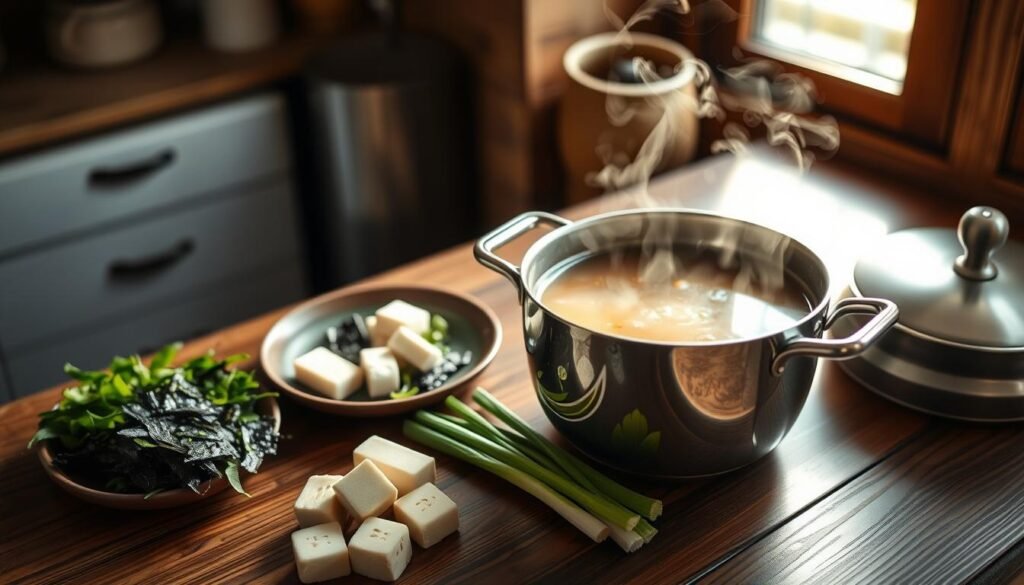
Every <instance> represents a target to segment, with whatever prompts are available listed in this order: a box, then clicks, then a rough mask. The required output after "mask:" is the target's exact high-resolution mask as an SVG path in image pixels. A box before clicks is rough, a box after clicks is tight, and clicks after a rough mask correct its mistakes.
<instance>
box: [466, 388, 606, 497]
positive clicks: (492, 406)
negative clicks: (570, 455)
mask: <svg viewBox="0 0 1024 585" xmlns="http://www.w3.org/2000/svg"><path fill="white" fill-rule="evenodd" d="M473 400H474V401H476V403H477V404H479V405H480V406H482V407H484V409H485V410H487V411H488V412H490V413H491V414H493V415H494V416H496V417H498V418H499V419H501V421H502V422H504V423H505V424H507V425H508V426H510V427H512V428H513V429H514V430H515V431H516V432H518V433H519V434H520V435H522V436H523V437H524V438H526V439H529V440H530V442H531V443H532V444H533V446H534V448H536V449H538V450H540V451H541V452H543V453H544V455H546V456H547V457H548V458H549V459H551V460H552V461H554V462H555V464H556V465H558V467H560V468H561V469H562V471H563V472H564V473H565V474H566V475H568V476H569V477H571V478H572V479H573V481H575V482H576V483H578V484H580V485H581V486H583V487H585V488H587V489H588V490H590V491H592V492H597V491H598V489H597V486H595V485H594V484H593V483H592V482H591V481H590V480H589V479H587V477H586V476H585V475H583V473H582V472H581V471H580V470H579V469H578V468H577V467H576V466H575V465H573V464H572V463H570V462H569V461H568V460H567V458H566V456H565V455H566V453H565V451H563V450H561V449H559V448H558V447H556V446H555V444H554V443H552V442H551V441H548V440H547V439H546V438H545V437H544V436H543V435H541V434H540V433H538V432H537V431H535V430H533V428H532V427H531V426H530V425H528V424H526V421H524V420H523V419H521V418H519V416H518V415H517V414H516V413H514V412H512V411H511V410H509V409H508V408H506V407H505V405H504V404H502V403H501V402H498V399H497V398H495V397H493V396H491V394H490V393H489V392H487V391H486V390H484V389H483V388H477V389H476V390H475V391H474V392H473Z"/></svg>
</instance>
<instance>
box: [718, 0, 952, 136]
mask: <svg viewBox="0 0 1024 585" xmlns="http://www.w3.org/2000/svg"><path fill="white" fill-rule="evenodd" d="M725 2H726V4H728V5H729V6H730V7H731V8H732V9H733V10H735V11H736V12H737V13H738V15H739V17H738V19H737V20H736V21H735V22H732V23H728V24H727V25H723V26H721V27H720V28H719V29H717V30H715V31H714V32H713V33H712V34H708V35H707V36H706V37H705V39H704V40H705V43H704V47H703V49H704V50H703V53H704V54H705V56H706V57H707V58H708V59H709V61H710V63H711V65H712V66H713V67H729V66H732V65H737V64H739V63H740V59H739V58H737V55H735V54H734V50H733V49H734V48H735V47H738V48H739V49H740V50H741V52H742V58H743V59H744V60H747V59H751V58H763V59H770V60H772V61H779V62H781V63H783V64H784V66H785V68H786V70H787V71H794V72H798V73H801V74H803V75H805V76H806V77H807V78H809V79H810V80H812V81H813V82H814V83H815V86H816V87H817V90H818V95H819V98H820V99H821V100H822V103H821V109H822V110H824V111H827V112H829V113H832V114H835V115H836V116H837V117H839V118H841V119H845V120H847V121H853V122H856V123H859V124H860V125H863V126H866V127H867V128H870V129H874V130H880V131H882V132H883V133H886V134H890V135H895V136H897V137H899V138H900V139H901V140H903V141H906V142H910V143H912V144H914V145H916V146H919V147H923V148H925V149H927V150H932V151H942V150H944V149H945V148H946V146H947V145H948V141H949V134H950V131H951V127H952V122H951V120H952V114H953V110H954V108H955V106H956V100H957V97H958V95H959V93H960V92H959V91H958V89H959V88H958V85H957V84H958V81H959V78H960V70H961V68H962V67H961V65H962V61H963V58H964V45H965V43H964V41H965V38H966V37H965V35H966V34H967V29H968V26H969V20H970V19H969V16H970V12H971V11H970V6H971V2H970V0H918V2H917V12H916V15H915V18H914V28H913V30H912V32H911V37H910V46H909V51H908V55H907V74H906V77H905V79H904V81H903V89H902V92H901V93H900V94H899V95H894V94H892V93H889V92H886V91H882V90H879V89H875V88H873V87H870V86H867V85H862V84H859V83H856V82H853V81H850V80H848V79H844V78H843V77H840V76H838V75H836V74H829V73H825V72H823V71H821V70H818V69H816V68H815V69H812V68H810V67H807V66H805V65H806V64H807V63H808V61H809V60H811V59H813V58H810V57H806V56H801V55H799V54H797V53H792V52H789V51H786V50H785V49H780V48H778V47H775V46H772V45H768V44H765V43H763V42H760V41H758V40H757V39H756V38H754V36H753V32H754V26H755V24H756V19H757V14H756V10H757V2H758V0H725ZM936 63H947V64H949V66H947V67H935V66H934V64H936ZM843 67H844V66H841V65H836V66H833V64H832V63H831V62H825V61H823V62H822V66H821V69H826V70H828V69H831V70H833V71H836V70H837V69H840V68H843Z"/></svg>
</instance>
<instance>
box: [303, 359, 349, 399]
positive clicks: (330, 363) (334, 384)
mask: <svg viewBox="0 0 1024 585" xmlns="http://www.w3.org/2000/svg"><path fill="white" fill-rule="evenodd" d="M295 378H296V379H298V381H299V382H302V383H303V384H305V385H306V386H308V387H309V388H310V389H311V390H314V391H316V392H318V393H320V394H323V395H324V396H326V397H328V398H333V399H335V400H344V399H345V398H347V397H348V396H349V395H350V394H352V393H353V392H355V391H356V390H358V389H359V387H360V386H362V385H363V370H362V368H360V367H359V366H357V365H355V364H353V363H352V362H350V361H348V360H347V359H345V358H343V357H341V356H340V355H338V354H336V353H334V352H333V351H331V350H329V349H327V348H326V347H318V348H316V349H314V350H313V351H310V352H309V353H305V354H303V355H301V356H299V357H297V358H295Z"/></svg>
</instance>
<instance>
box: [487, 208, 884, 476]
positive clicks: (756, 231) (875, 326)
mask: <svg viewBox="0 0 1024 585" xmlns="http://www.w3.org/2000/svg"><path fill="white" fill-rule="evenodd" d="M541 225H548V226H551V227H554V228H555V229H554V230H553V231H551V232H549V233H547V234H545V235H544V236H543V237H541V238H540V239H539V240H538V241H537V242H535V243H534V244H533V245H532V246H530V248H529V249H528V250H527V252H526V255H525V256H524V258H523V260H522V264H521V266H516V265H514V264H512V263H510V262H508V261H507V260H505V259H503V258H501V257H499V256H498V255H497V254H496V253H495V249H496V248H498V247H500V246H502V245H504V244H507V243H509V242H511V241H512V240H514V239H516V238H518V237H519V236H521V235H523V234H525V233H526V232H528V231H530V230H532V229H534V228H537V227H539V226H541ZM651 230H657V231H658V233H661V234H671V243H672V246H673V247H674V248H675V249H680V250H688V251H693V252H709V253H716V252H721V253H728V254H730V255H731V256H733V257H735V258H738V260H739V261H740V262H755V263H756V262H766V261H767V260H766V257H765V251H766V250H779V249H784V251H785V252H784V254H782V255H780V256H779V261H780V262H781V263H782V265H783V268H784V279H785V281H784V282H785V286H794V287H799V290H801V291H802V292H803V294H804V295H805V297H806V298H807V300H808V304H809V306H810V307H811V308H810V309H809V311H808V313H807V315H806V316H804V317H803V318H802V319H800V320H799V321H798V322H797V323H795V324H794V325H792V326H791V327H789V328H788V329H785V330H783V331H774V332H771V333H769V334H766V335H762V336H759V337H756V338H750V339H740V340H728V341H717V342H692V343H662V342H653V341H642V340H636V339H630V338H624V337H617V336H614V335H607V334H604V333H597V332H594V331H591V330H589V329H587V328H584V327H580V326H578V325H576V324H574V323H571V322H568V321H566V320H564V319H563V318H561V317H560V316H559V315H557V314H555V313H553V312H551V311H550V310H548V309H547V308H546V307H545V306H544V305H543V303H542V302H541V294H542V292H543V287H544V286H545V285H546V284H547V282H548V281H549V280H550V278H551V275H552V273H555V272H557V271H558V270H560V268H561V267H563V266H565V265H566V263H571V262H574V261H576V260H578V259H582V258H584V257H586V256H589V255H593V254H597V253H602V252H606V251H608V250H612V249H617V248H632V247H636V246H638V245H640V243H641V242H642V241H643V240H644V238H645V237H647V236H648V235H649V234H650V233H651ZM474 253H475V255H476V258H477V260H478V261H479V262H480V263H481V264H483V265H485V266H487V267H489V268H491V269H492V270H495V271H497V272H499V273H501V274H503V275H505V276H506V277H507V278H508V279H509V280H511V281H512V284H514V285H515V286H516V288H517V289H518V292H519V299H520V302H521V304H522V307H523V330H524V333H525V338H526V352H527V357H528V360H529V364H530V377H531V379H532V380H533V383H534V387H535V389H536V391H537V397H538V399H539V400H540V403H541V405H542V407H543V409H544V412H545V413H546V414H547V416H548V418H549V419H550V420H551V423H552V424H553V425H554V426H555V427H556V428H557V429H558V430H559V431H560V432H561V433H563V434H564V435H565V436H566V438H568V439H569V440H570V441H571V442H572V443H573V444H574V445H575V446H576V447H578V448H579V449H580V450H581V451H583V452H584V453H586V454H587V455H588V456H590V457H592V458H594V459H596V460H598V461H601V462H602V463H604V464H606V465H608V466H610V467H614V468H618V469H620V470H623V471H626V472H630V473H635V474H640V475H644V476H652V477H666V478H683V477H695V476H702V475H711V474H717V473H723V472H726V471H729V470H732V469H736V468H738V467H741V466H743V465H746V464H748V463H751V462H752V461H754V460H756V459H758V458H759V457H761V456H763V455H765V454H767V453H769V452H770V451H771V450H772V449H774V448H775V446H776V445H778V444H779V442H780V441H781V440H782V438H783V437H784V436H785V435H786V433H787V432H788V431H789V429H790V427H792V425H793V422H794V421H795V420H796V418H797V415H798V414H799V413H800V409H801V408H802V407H803V404H804V400H805V399H806V398H807V392H808V390H809V388H810V385H811V379H812V377H813V376H814V369H815V366H816V363H817V360H816V358H819V357H821V358H830V359H846V358H851V357H854V356H856V355H858V354H859V353H861V352H862V351H864V350H865V349H866V348H867V347H869V346H870V345H871V344H872V343H874V342H875V340H876V339H878V338H879V337H880V336H881V335H882V334H883V333H885V331H886V330H888V329H889V327H891V326H892V325H893V324H894V323H895V322H896V320H897V316H898V315H897V309H896V305H895V304H893V303H892V302H890V301H887V300H883V299H870V298H850V299H844V300H843V301H841V302H839V303H837V304H836V305H835V306H834V307H832V309H831V310H830V309H829V298H828V291H829V277H828V271H827V269H826V267H825V265H824V263H823V262H822V261H821V259H820V258H818V256H817V255H815V254H814V253H813V252H812V251H811V250H810V249H808V248H807V247H806V246H804V245H803V244H801V243H799V242H797V241H796V240H793V239H791V238H788V237H787V236H785V235H783V234H780V233H779V232H776V231H774V230H771V229H769V228H766V227H763V226H759V225H755V224H752V223H748V222H744V221H740V220H737V219H732V218H729V217H724V216H720V215H715V214H711V213H704V212H698V211H689V210H679V209H649V210H634V211H627V212H618V213H609V214H604V215H599V216H594V217H591V218H588V219H586V220H583V221H579V222H569V221H567V220H565V219H562V218H560V217H558V216H555V215H551V214H548V213H541V212H531V213H526V214H523V215H520V216H519V217H516V218H514V219H512V220H511V221H509V222H507V223H505V224H504V225H502V226H500V227H498V228H497V229H495V230H494V231H492V232H490V233H489V234H487V235H485V236H484V237H483V238H481V239H480V240H479V242H477V245H476V248H475V250H474ZM847 315H871V318H870V319H868V320H867V322H865V323H864V324H863V325H862V326H861V327H859V328H858V329H857V330H856V331H854V332H852V333H850V334H849V335H848V336H847V337H844V338H842V339H822V338H821V337H822V333H823V332H824V331H825V330H827V329H828V328H829V327H831V325H832V324H833V323H834V322H835V321H836V320H838V319H840V318H842V317H844V316H847Z"/></svg>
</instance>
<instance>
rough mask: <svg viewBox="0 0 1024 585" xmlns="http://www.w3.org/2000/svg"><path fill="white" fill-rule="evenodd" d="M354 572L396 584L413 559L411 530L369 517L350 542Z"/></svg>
mask: <svg viewBox="0 0 1024 585" xmlns="http://www.w3.org/2000/svg"><path fill="white" fill-rule="evenodd" d="M348 548H349V551H350V554H351V555H352V569H353V570H354V571H355V572H356V573H357V574H359V575H362V576H364V577H369V578H371V579H377V580H380V581H395V580H397V579H398V578H399V577H401V576H402V572H403V571H405V568H406V567H407V566H409V561H410V560H412V543H411V542H409V529H408V528H407V527H406V526H405V525H404V524H399V523H398V522H392V521H390V520H384V519H382V518H367V519H366V521H365V522H363V524H362V526H360V527H359V530H356V533H355V534H353V535H352V540H350V541H348Z"/></svg>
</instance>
